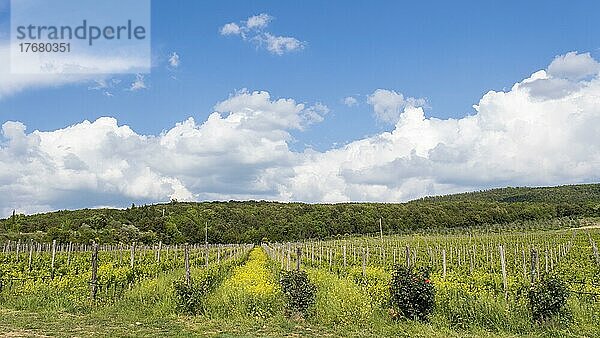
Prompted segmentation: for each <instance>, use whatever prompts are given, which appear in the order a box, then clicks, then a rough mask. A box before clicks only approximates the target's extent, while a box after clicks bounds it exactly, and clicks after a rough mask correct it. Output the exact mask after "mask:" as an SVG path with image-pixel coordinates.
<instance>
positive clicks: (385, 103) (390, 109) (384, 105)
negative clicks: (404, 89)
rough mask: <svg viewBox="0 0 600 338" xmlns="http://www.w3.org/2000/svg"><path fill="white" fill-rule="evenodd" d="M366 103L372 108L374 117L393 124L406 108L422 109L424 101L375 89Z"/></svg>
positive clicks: (390, 91)
mask: <svg viewBox="0 0 600 338" xmlns="http://www.w3.org/2000/svg"><path fill="white" fill-rule="evenodd" d="M367 103H369V104H370V105H372V106H373V110H374V111H375V117H376V118H377V119H378V120H379V121H381V122H385V123H391V124H394V123H396V122H397V121H398V118H399V117H400V114H401V113H402V111H403V110H404V108H406V107H422V106H424V105H425V100H424V99H416V98H413V97H407V98H405V97H404V95H402V93H397V92H395V91H393V90H387V89H377V90H375V91H374V92H373V94H371V95H369V97H368V98H367Z"/></svg>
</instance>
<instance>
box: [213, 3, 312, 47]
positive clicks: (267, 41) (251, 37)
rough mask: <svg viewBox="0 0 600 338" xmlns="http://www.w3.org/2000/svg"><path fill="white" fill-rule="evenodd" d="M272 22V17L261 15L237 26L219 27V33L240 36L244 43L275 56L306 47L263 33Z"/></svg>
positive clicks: (286, 37)
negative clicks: (261, 48)
mask: <svg viewBox="0 0 600 338" xmlns="http://www.w3.org/2000/svg"><path fill="white" fill-rule="evenodd" d="M272 20H273V17H272V16H270V15H268V14H265V13H262V14H259V15H254V16H251V17H249V18H248V19H247V20H245V21H242V22H240V23H239V24H238V23H235V22H230V23H228V24H225V25H223V27H221V29H220V33H221V35H236V36H240V37H241V38H242V39H243V40H244V41H249V42H252V43H254V44H255V45H257V46H259V47H263V48H265V49H267V50H268V51H269V52H271V53H272V54H276V55H283V54H285V53H289V52H294V51H299V50H301V49H303V48H304V47H305V46H306V42H303V41H300V40H298V39H296V38H294V37H291V36H278V35H274V34H271V33H269V32H266V31H264V30H265V29H266V28H267V26H268V25H269V23H270V22H271V21H272Z"/></svg>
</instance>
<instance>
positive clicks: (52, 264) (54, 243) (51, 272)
mask: <svg viewBox="0 0 600 338" xmlns="http://www.w3.org/2000/svg"><path fill="white" fill-rule="evenodd" d="M55 258H56V240H55V239H53V240H52V263H51V270H50V279H54V259H55Z"/></svg>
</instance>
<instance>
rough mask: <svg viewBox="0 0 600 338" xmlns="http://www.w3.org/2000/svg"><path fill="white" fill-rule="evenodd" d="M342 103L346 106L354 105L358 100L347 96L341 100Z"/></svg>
mask: <svg viewBox="0 0 600 338" xmlns="http://www.w3.org/2000/svg"><path fill="white" fill-rule="evenodd" d="M342 103H343V104H344V105H346V106H348V107H354V106H356V105H358V100H357V99H356V98H354V97H352V96H348V97H345V98H344V99H343V100H342Z"/></svg>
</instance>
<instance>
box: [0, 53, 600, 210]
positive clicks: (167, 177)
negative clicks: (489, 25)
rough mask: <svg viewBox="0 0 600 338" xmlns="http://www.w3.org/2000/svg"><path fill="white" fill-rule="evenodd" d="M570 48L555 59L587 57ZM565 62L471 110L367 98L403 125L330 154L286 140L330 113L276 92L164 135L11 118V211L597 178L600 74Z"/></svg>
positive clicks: (2, 142) (7, 165)
mask: <svg viewBox="0 0 600 338" xmlns="http://www.w3.org/2000/svg"><path fill="white" fill-rule="evenodd" d="M567 55H568V54H567ZM567 55H563V56H559V57H557V58H556V59H555V61H554V62H553V63H552V64H555V62H565V60H567V61H566V62H571V61H572V60H576V61H574V62H575V63H579V62H580V61H581V60H579V59H578V58H573V57H567ZM573 55H574V56H578V55H581V54H573ZM563 66H564V65H563ZM552 67H554V66H552ZM548 68H550V66H549V67H548ZM561 69H563V73H560V72H559V73H556V70H550V69H545V70H540V71H538V72H535V73H533V74H532V75H531V76H530V77H528V78H527V79H524V80H522V81H519V82H517V83H516V84H515V85H514V86H513V87H512V88H511V89H510V90H508V91H490V92H488V93H487V94H485V95H484V96H483V97H482V98H481V99H480V100H479V102H478V103H477V104H476V105H475V106H474V107H475V112H474V113H473V114H472V115H468V116H465V117H463V118H459V119H438V118H434V117H426V116H425V114H424V111H423V108H422V104H420V103H424V102H423V101H420V100H417V99H410V98H406V97H405V96H404V95H402V94H401V93H398V92H395V91H392V90H386V89H379V90H376V91H375V92H374V93H373V94H372V95H370V97H369V103H370V104H371V105H372V106H373V110H374V111H375V113H376V114H380V115H382V116H383V117H384V118H385V120H386V121H389V122H392V121H393V126H392V127H390V130H389V131H386V132H382V133H380V134H377V135H373V136H370V137H366V138H363V139H358V140H356V141H354V142H351V143H349V144H347V145H345V146H342V147H337V148H333V149H331V150H328V151H324V152H320V151H315V150H312V149H306V150H305V151H303V152H297V151H292V150H291V149H290V147H289V146H288V145H289V143H290V142H292V141H293V137H292V136H291V132H292V131H294V130H297V131H298V130H299V131H301V130H303V129H305V128H307V127H309V126H310V125H311V124H313V123H318V122H320V121H322V120H323V118H324V116H325V114H326V113H327V111H328V109H327V107H326V106H324V105H322V104H319V103H316V104H313V105H307V104H304V103H299V102H296V101H295V100H293V99H290V98H281V99H274V98H272V97H271V95H270V94H269V93H268V92H264V91H263V92H249V91H246V90H242V91H239V92H236V93H234V94H233V95H231V96H230V97H229V98H227V99H226V100H224V101H222V102H219V103H217V104H216V105H215V107H214V112H213V113H212V114H211V115H210V116H209V117H208V118H207V119H206V121H203V122H196V120H195V119H193V118H189V119H187V120H186V121H183V122H180V123H178V124H176V125H175V126H174V127H172V128H171V129H169V130H166V131H164V132H163V133H161V134H160V135H140V134H138V133H136V132H135V131H133V130H132V129H131V128H130V127H128V126H124V125H119V124H118V123H117V121H116V120H114V119H112V118H101V119H98V120H97V121H94V122H88V121H84V122H82V123H79V124H76V125H73V126H70V127H67V128H63V129H59V130H54V131H47V132H41V131H33V132H29V133H28V132H27V131H26V127H25V126H24V125H23V124H22V123H20V122H5V123H4V124H3V125H2V138H0V211H2V212H4V214H8V213H9V212H10V211H11V210H12V209H13V208H14V209H17V210H23V211H29V212H32V211H41V210H49V209H59V208H67V207H85V206H95V205H118V206H126V205H128V204H129V203H131V201H132V200H143V201H164V200H168V199H169V198H177V199H182V200H188V199H189V200H206V199H210V200H212V199H225V200H226V199H269V200H281V201H306V202H341V201H389V202H397V201H406V200H408V199H412V198H417V197H421V196H424V195H432V194H444V193H452V192H459V191H466V190H476V189H481V188H490V187H498V186H506V185H512V186H515V185H555V184H569V183H583V182H598V181H600V141H599V139H598V135H600V77H599V76H598V74H595V73H591V71H577V72H575V73H577V74H583V73H586V72H587V74H588V75H586V76H584V77H581V76H579V75H578V76H575V77H573V76H571V75H569V76H568V78H567V76H566V75H565V73H564V72H565V71H564V69H573V67H571V66H569V67H566V68H565V67H563V68H561ZM559 74H561V75H559ZM568 74H573V72H569V73H568ZM559 76H561V77H559ZM574 78H576V79H578V80H574ZM557 79H562V80H567V81H568V83H569V85H570V87H569V90H567V91H563V92H561V94H560V95H539V94H540V92H539V88H538V89H536V88H535V87H532V84H534V83H536V82H537V84H541V83H544V81H550V82H552V81H556V80H557ZM546 94H548V93H546ZM394 119H395V120H394Z"/></svg>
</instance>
